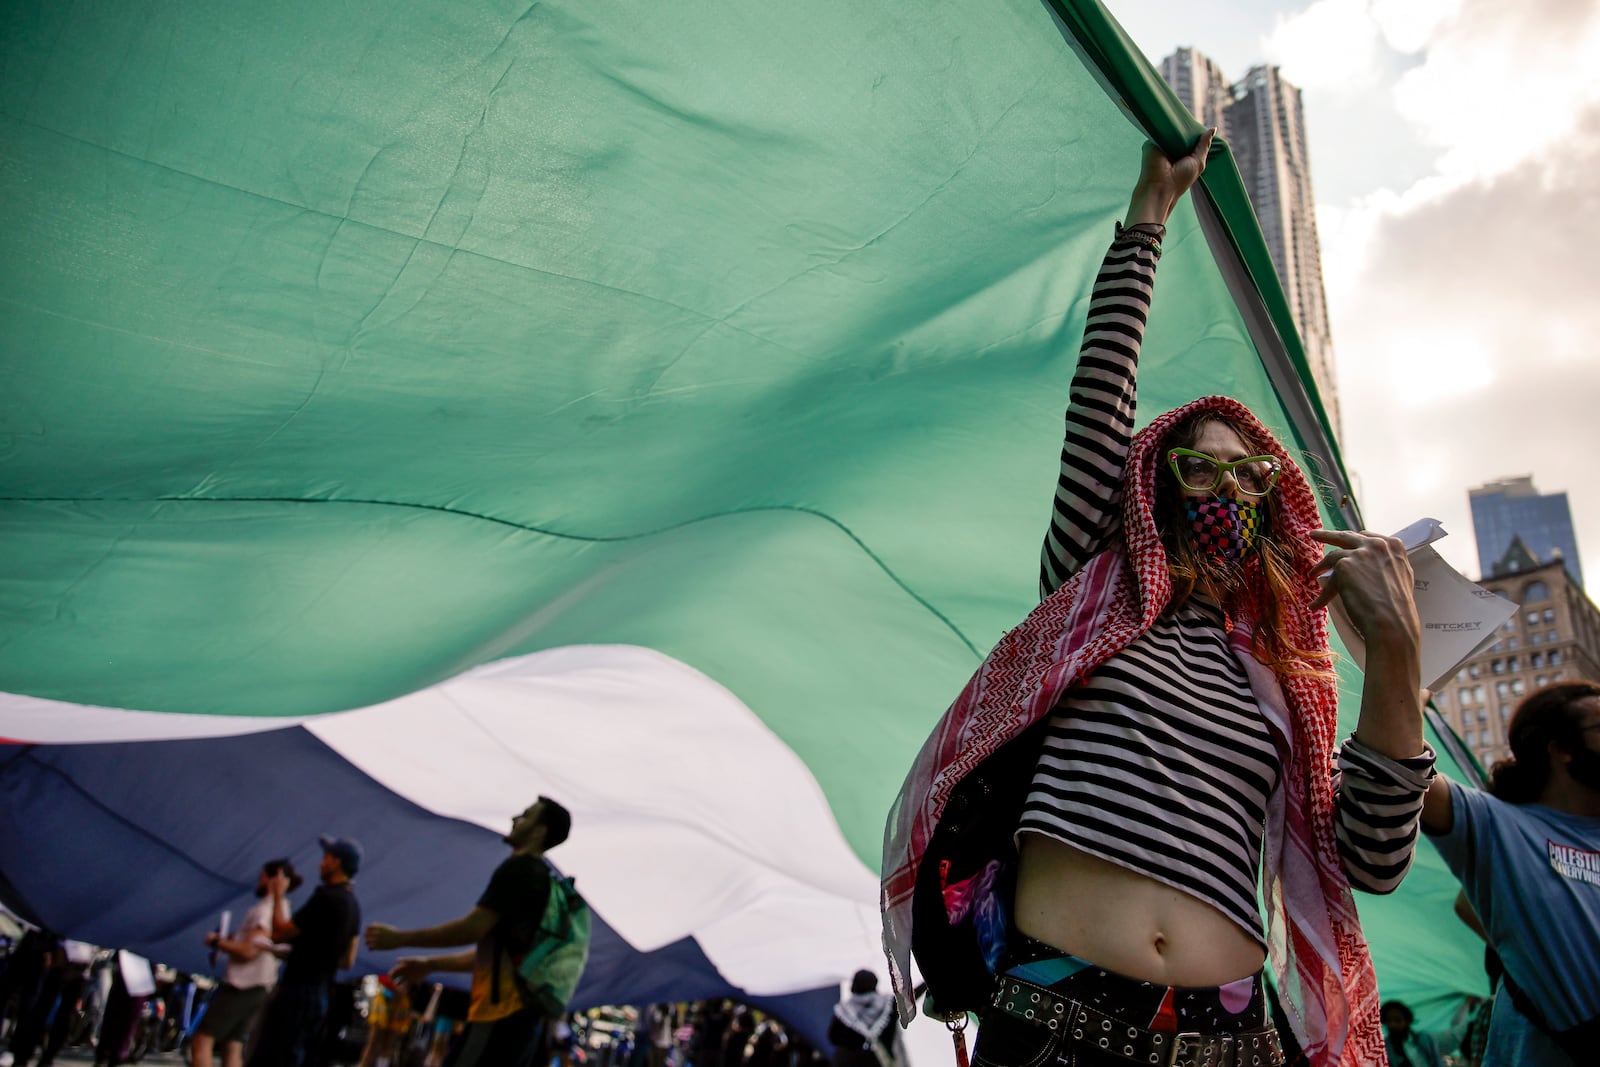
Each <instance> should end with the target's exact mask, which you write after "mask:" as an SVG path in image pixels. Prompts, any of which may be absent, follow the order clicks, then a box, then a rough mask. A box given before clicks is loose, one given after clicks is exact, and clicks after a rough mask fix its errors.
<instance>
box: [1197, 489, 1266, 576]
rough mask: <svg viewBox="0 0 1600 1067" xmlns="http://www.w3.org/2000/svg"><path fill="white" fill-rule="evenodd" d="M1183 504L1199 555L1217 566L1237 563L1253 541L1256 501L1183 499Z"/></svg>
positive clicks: (1257, 520)
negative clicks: (1254, 502)
mask: <svg viewBox="0 0 1600 1067" xmlns="http://www.w3.org/2000/svg"><path fill="white" fill-rule="evenodd" d="M1184 507H1185V509H1186V510H1187V511H1188V514H1189V533H1190V536H1192V537H1193V538H1194V545H1195V551H1196V552H1198V553H1199V555H1200V558H1201V559H1203V560H1205V561H1206V562H1207V563H1208V564H1210V565H1211V566H1213V567H1216V568H1219V569H1225V568H1229V567H1235V566H1238V564H1239V561H1240V560H1242V559H1244V557H1245V553H1247V552H1249V551H1250V546H1251V545H1252V544H1253V543H1254V542H1255V539H1256V530H1257V528H1258V527H1259V526H1260V523H1261V519H1260V515H1259V513H1258V512H1257V511H1256V506H1255V504H1253V503H1251V502H1250V501H1248V500H1244V501H1240V500H1220V499H1211V500H1196V499H1193V498H1190V499H1188V500H1185V501H1184Z"/></svg>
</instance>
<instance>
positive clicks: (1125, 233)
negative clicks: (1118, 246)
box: [1116, 222, 1167, 257]
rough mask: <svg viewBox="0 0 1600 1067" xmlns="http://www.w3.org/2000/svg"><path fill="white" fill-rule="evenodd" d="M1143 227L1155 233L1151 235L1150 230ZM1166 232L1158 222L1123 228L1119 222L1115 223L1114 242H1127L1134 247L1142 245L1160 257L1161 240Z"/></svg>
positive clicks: (1136, 224) (1140, 223)
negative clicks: (1134, 245) (1151, 229)
mask: <svg viewBox="0 0 1600 1067" xmlns="http://www.w3.org/2000/svg"><path fill="white" fill-rule="evenodd" d="M1145 227H1151V228H1153V229H1155V230H1156V231H1157V232H1156V233H1151V232H1150V229H1146V228H1145ZM1166 232H1167V228H1166V227H1165V226H1163V225H1161V224H1160V223H1158V222H1139V223H1135V224H1134V225H1132V226H1124V225H1123V224H1122V223H1120V222H1119V223H1117V236H1116V241H1128V242H1132V243H1133V244H1136V245H1143V246H1144V247H1145V248H1148V249H1149V250H1150V251H1151V252H1152V253H1153V254H1154V255H1156V256H1157V257H1159V256H1160V255H1161V238H1162V237H1164V236H1166Z"/></svg>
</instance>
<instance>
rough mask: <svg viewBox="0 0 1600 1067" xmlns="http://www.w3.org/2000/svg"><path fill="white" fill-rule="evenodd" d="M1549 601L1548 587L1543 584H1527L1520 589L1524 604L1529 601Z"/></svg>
mask: <svg viewBox="0 0 1600 1067" xmlns="http://www.w3.org/2000/svg"><path fill="white" fill-rule="evenodd" d="M1549 599H1550V587H1549V586H1548V585H1545V584H1544V583H1543V582H1529V583H1528V584H1527V585H1525V586H1523V588H1522V602H1523V603H1524V604H1526V603H1528V602H1529V601H1530V600H1549Z"/></svg>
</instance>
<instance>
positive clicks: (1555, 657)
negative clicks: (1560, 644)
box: [1550, 648, 1561, 667]
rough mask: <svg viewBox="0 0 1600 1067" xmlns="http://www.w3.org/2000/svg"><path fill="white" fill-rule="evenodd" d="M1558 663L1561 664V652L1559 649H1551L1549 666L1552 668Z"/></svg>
mask: <svg viewBox="0 0 1600 1067" xmlns="http://www.w3.org/2000/svg"><path fill="white" fill-rule="evenodd" d="M1560 662H1561V650H1560V649H1559V648H1552V649H1551V650H1550V666H1552V667H1554V666H1555V665H1556V664H1557V663H1560Z"/></svg>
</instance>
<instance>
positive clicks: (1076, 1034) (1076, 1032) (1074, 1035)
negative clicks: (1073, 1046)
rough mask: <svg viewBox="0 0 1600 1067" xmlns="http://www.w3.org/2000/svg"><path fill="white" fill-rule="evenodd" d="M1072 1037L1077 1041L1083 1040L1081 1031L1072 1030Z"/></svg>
mask: <svg viewBox="0 0 1600 1067" xmlns="http://www.w3.org/2000/svg"><path fill="white" fill-rule="evenodd" d="M1072 1036H1073V1037H1075V1038H1077V1039H1078V1040H1079V1041H1082V1040H1083V1031H1082V1030H1073V1031H1072Z"/></svg>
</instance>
